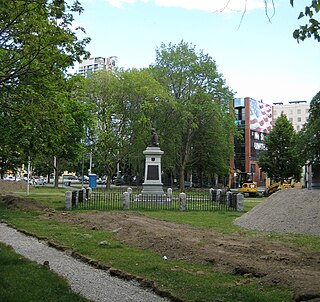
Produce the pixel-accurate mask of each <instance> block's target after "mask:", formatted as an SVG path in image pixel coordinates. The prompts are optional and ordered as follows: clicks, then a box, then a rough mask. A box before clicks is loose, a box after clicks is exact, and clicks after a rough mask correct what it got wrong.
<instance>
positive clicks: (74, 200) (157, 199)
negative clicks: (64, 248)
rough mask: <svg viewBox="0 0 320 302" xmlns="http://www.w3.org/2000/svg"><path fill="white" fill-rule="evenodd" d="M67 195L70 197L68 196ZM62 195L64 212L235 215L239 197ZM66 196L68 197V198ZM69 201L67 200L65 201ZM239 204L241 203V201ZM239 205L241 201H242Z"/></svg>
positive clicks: (206, 193) (128, 193)
mask: <svg viewBox="0 0 320 302" xmlns="http://www.w3.org/2000/svg"><path fill="white" fill-rule="evenodd" d="M70 193H71V194H70ZM67 195H68V194H66V208H67V209H83V210H123V209H124V210H173V211H235V210H239V198H240V203H241V196H242V198H243V195H242V194H240V195H241V196H239V194H235V193H231V192H227V191H225V190H215V189H210V190H208V191H202V192H187V193H178V192H174V193H172V192H170V193H167V194H163V195H144V194H141V192H132V190H131V189H128V190H127V191H126V192H123V191H106V190H91V189H90V188H88V189H82V190H77V191H73V192H69V195H71V202H70V201H69V200H68V197H67ZM69 195H68V196H69ZM69 198H70V197H69ZM242 200H243V199H242ZM242 202H243V201H242Z"/></svg>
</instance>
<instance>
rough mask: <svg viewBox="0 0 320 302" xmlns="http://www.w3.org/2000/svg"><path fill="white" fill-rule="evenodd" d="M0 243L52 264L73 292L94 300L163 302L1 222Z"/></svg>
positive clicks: (52, 267) (51, 267) (162, 299)
mask: <svg viewBox="0 0 320 302" xmlns="http://www.w3.org/2000/svg"><path fill="white" fill-rule="evenodd" d="M0 241H1V242H3V243H5V244H7V245H9V246H11V247H12V248H13V249H14V250H15V251H16V252H17V253H18V254H21V255H23V256H24V257H26V258H28V259H30V260H32V261H36V262H37V263H39V264H43V263H44V262H45V261H49V265H50V269H51V270H53V271H55V272H56V273H57V274H58V275H60V276H63V277H64V278H66V279H68V281H69V284H70V286H71V288H72V290H73V291H75V292H77V293H80V294H81V295H83V296H85V297H86V298H87V299H89V300H92V301H110V302H114V301H119V302H125V301H131V302H133V301H137V302H138V301H141V302H148V301H150V302H151V301H152V302H158V301H159V302H164V301H168V300H167V299H165V298H161V297H159V296H157V295H155V294H154V293H152V292H151V291H148V290H146V289H143V288H141V287H139V285H138V284H137V282H134V281H124V280H121V279H118V278H115V277H111V276H110V275H109V274H108V272H106V271H103V270H99V269H96V268H93V267H91V266H89V265H87V264H84V263H82V262H80V261H78V260H76V259H74V258H72V257H71V256H69V255H67V254H66V253H65V252H61V251H58V250H56V249H54V248H52V247H49V246H47V245H46V244H45V243H43V242H41V241H39V240H38V239H36V238H34V237H30V236H26V235H24V234H22V233H20V232H18V231H16V230H15V229H12V228H11V227H8V226H7V225H5V224H3V223H0Z"/></svg>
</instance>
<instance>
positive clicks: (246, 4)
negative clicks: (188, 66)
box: [105, 0, 265, 12]
mask: <svg viewBox="0 0 320 302" xmlns="http://www.w3.org/2000/svg"><path fill="white" fill-rule="evenodd" d="M105 1H106V2H107V3H109V4H110V5H112V6H114V7H119V8H122V7H124V5H126V4H131V5H132V4H135V3H137V2H143V3H147V2H154V3H155V5H157V6H160V7H178V8H183V9H188V10H201V11H209V12H215V11H221V12H232V11H244V10H252V9H261V8H264V7H265V4H264V0H105Z"/></svg>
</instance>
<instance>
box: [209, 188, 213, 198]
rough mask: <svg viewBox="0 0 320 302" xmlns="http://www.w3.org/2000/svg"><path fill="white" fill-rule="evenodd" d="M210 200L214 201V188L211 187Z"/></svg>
mask: <svg viewBox="0 0 320 302" xmlns="http://www.w3.org/2000/svg"><path fill="white" fill-rule="evenodd" d="M209 200H210V201H213V188H210V189H209Z"/></svg>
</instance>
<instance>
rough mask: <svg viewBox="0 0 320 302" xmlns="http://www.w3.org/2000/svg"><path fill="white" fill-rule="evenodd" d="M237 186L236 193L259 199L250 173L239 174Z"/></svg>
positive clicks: (255, 184)
mask: <svg viewBox="0 0 320 302" xmlns="http://www.w3.org/2000/svg"><path fill="white" fill-rule="evenodd" d="M239 185H240V187H239V188H238V192H239V193H242V194H243V195H244V196H250V197H259V196H260V194H259V192H258V187H257V183H256V182H255V181H252V175H251V174H250V173H245V172H240V173H239Z"/></svg>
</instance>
